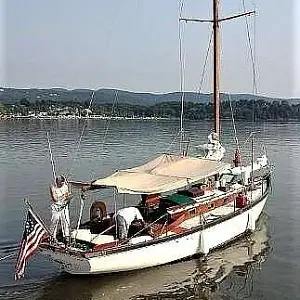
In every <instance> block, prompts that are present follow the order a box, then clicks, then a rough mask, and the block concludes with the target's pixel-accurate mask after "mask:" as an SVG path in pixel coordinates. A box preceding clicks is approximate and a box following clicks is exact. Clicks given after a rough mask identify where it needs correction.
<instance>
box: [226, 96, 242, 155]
mask: <svg viewBox="0 0 300 300" xmlns="http://www.w3.org/2000/svg"><path fill="white" fill-rule="evenodd" d="M228 96H229V106H230V112H231V120H232V125H233V131H234V139H235V143H236V146H237V149H238V150H239V151H240V146H239V140H238V137H237V130H236V125H235V120H234V114H233V109H232V103H231V95H230V94H228Z"/></svg>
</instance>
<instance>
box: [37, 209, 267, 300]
mask: <svg viewBox="0 0 300 300" xmlns="http://www.w3.org/2000/svg"><path fill="white" fill-rule="evenodd" d="M268 252H269V246H268V234H267V216H266V215H265V214H263V215H262V216H261V218H260V220H259V224H258V229H257V231H256V232H254V233H253V234H252V235H250V236H248V237H244V238H243V239H241V240H239V241H238V242H235V243H233V244H232V245H230V246H228V247H226V248H224V249H220V250H217V251H215V252H213V253H212V254H210V255H209V256H208V257H207V259H206V260H204V259H203V258H201V257H200V258H196V259H191V260H187V261H183V262H179V263H174V264H170V265H166V266H161V267H157V268H151V269H146V270H139V271H135V272H130V273H126V274H117V275H109V276H107V275H106V276H90V277H83V276H79V277H74V276H70V275H66V274H64V275H61V276H59V277H56V278H54V279H52V280H50V281H49V282H46V283H45V284H44V285H43V288H42V290H41V291H40V293H39V295H38V297H37V298H38V299H41V300H42V299H57V300H59V299H64V300H66V299H72V300H75V299H76V300H77V299H81V300H85V299H93V300H97V299H135V300H140V299H219V297H221V298H222V299H224V298H223V297H222V296H221V294H222V291H221V290H222V289H221V288H220V287H221V284H222V282H223V281H224V279H225V278H226V277H227V276H228V275H229V274H234V276H238V277H241V278H243V280H242V281H239V280H231V283H230V284H231V287H230V288H229V289H230V290H234V288H235V289H237V290H238V291H239V292H241V291H242V290H243V289H248V291H247V293H249V292H250V293H251V285H252V281H253V277H252V276H251V272H252V271H253V266H254V265H255V267H256V268H257V267H260V265H261V264H262V263H263V262H264V261H265V259H266V257H267V254H268ZM235 281H236V282H238V286H236V287H234V285H235ZM249 286H250V289H249Z"/></svg>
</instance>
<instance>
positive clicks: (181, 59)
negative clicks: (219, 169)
mask: <svg viewBox="0 0 300 300" xmlns="http://www.w3.org/2000/svg"><path fill="white" fill-rule="evenodd" d="M183 6H184V0H179V4H178V11H179V13H178V14H179V18H178V38H179V62H180V92H181V112H180V153H182V147H183V146H182V143H183V138H184V137H183V135H184V129H183V111H184V68H185V64H184V52H183V46H182V44H183V43H182V41H183V33H184V32H183V29H182V27H181V26H182V25H181V22H180V19H181V17H182V11H183Z"/></svg>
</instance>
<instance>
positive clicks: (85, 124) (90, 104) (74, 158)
mask: <svg viewBox="0 0 300 300" xmlns="http://www.w3.org/2000/svg"><path fill="white" fill-rule="evenodd" d="M94 96H95V90H93V93H92V96H91V99H90V102H89V106H88V109H87V119H86V120H85V123H84V125H83V127H82V130H81V134H80V137H79V140H78V143H77V146H76V147H75V151H74V155H73V162H72V165H71V168H70V169H69V171H68V172H67V173H68V175H71V173H72V171H73V168H74V164H75V160H76V158H77V153H78V151H79V148H80V146H81V141H82V138H83V134H84V131H85V129H86V127H87V122H88V116H89V111H90V110H91V107H92V103H93V100H94Z"/></svg>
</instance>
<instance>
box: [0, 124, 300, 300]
mask: <svg viewBox="0 0 300 300" xmlns="http://www.w3.org/2000/svg"><path fill="white" fill-rule="evenodd" d="M85 125H86V130H85V134H84V135H83V139H82V143H81V146H80V148H79V151H77V152H76V151H74V149H76V148H77V143H78V139H79V136H80V134H81V132H82V129H83V126H85ZM105 126H106V123H105V122H104V121H100V120H99V121H98V120H90V121H89V122H87V123H86V121H75V120H74V121H67V120H61V121H58V120H49V121H35V120H22V121H1V122H0V140H1V147H0V164H1V169H0V182H1V185H0V189H1V191H0V257H3V256H5V255H7V254H8V253H9V252H10V251H11V250H13V249H16V248H17V247H18V243H19V240H20V238H21V235H22V231H23V220H24V215H25V211H24V208H23V198H24V196H28V197H29V198H30V199H31V203H32V205H33V206H34V207H35V208H36V209H37V211H38V212H39V214H40V215H41V216H42V217H43V218H44V219H45V220H46V223H47V222H49V218H50V209H49V203H50V200H49V192H48V187H49V183H50V181H51V178H52V170H51V165H50V162H49V152H48V145H47V140H46V132H47V131H48V132H49V133H50V136H51V141H52V151H53V155H54V158H55V163H56V169H57V173H66V172H68V173H70V174H72V178H74V179H83V180H90V179H92V178H93V179H94V178H97V177H98V176H103V175H107V174H109V173H110V172H112V171H115V170H117V169H120V168H126V167H130V166H133V165H138V164H140V163H143V162H145V161H146V160H149V159H151V158H153V157H154V156H155V154H157V153H161V152H165V151H167V149H168V147H169V145H170V143H171V142H172V140H173V139H174V137H175V136H176V133H177V131H178V122H176V121H138V120H128V121H111V123H110V126H109V130H108V135H107V136H106V138H105V143H104V145H103V140H104V132H105ZM237 127H238V131H240V132H243V133H241V134H240V141H241V143H243V142H244V141H245V140H246V139H247V136H248V134H249V133H250V131H251V124H250V123H238V124H237ZM186 130H187V132H188V134H189V137H190V140H191V144H199V143H201V142H203V141H206V136H207V133H208V132H209V130H210V123H202V124H200V123H195V122H187V123H186ZM254 130H255V131H256V133H257V134H256V137H257V140H260V141H263V142H264V144H265V146H266V149H267V152H268V155H269V157H270V159H271V161H272V162H273V163H274V164H275V166H276V168H275V172H274V185H273V194H272V195H271V196H270V198H269V201H268V204H267V207H266V209H265V214H264V215H263V216H262V218H261V220H260V223H259V229H258V231H257V232H255V233H254V234H253V235H251V236H250V237H247V238H244V239H242V240H240V241H238V242H236V243H235V244H232V245H230V246H229V247H227V248H225V249H222V250H218V251H215V252H214V253H212V254H211V255H209V256H208V258H207V260H206V261H203V259H201V258H196V259H192V260H187V261H183V262H179V263H175V264H170V265H167V266H161V267H158V268H152V269H147V270H140V271H136V272H132V273H126V274H119V275H111V276H91V277H84V276H80V277H74V276H70V275H67V274H64V273H62V272H61V270H60V269H59V267H58V266H57V265H54V264H53V263H51V262H49V261H48V260H46V259H45V258H43V257H42V256H41V255H36V256H34V257H33V258H32V259H31V260H30V261H29V264H28V267H27V271H26V275H25V279H24V280H20V281H18V282H15V281H14V280H13V272H14V263H15V258H11V259H6V260H3V261H0V298H1V299H31V300H33V299H245V298H247V299H300V279H299V278H300V199H299V195H300V191H299V190H300V189H299V182H300V168H299V167H300V139H299V134H300V124H298V123H287V124H286V123H276V124H272V123H267V124H255V128H254ZM231 131H232V130H231V127H230V124H229V123H228V124H226V123H225V124H223V137H224V144H225V147H226V149H227V154H228V158H230V159H231V156H232V149H233V147H232V146H231V147H230V146H229V143H230V144H233V136H232V134H231ZM176 147H177V145H176ZM245 148H247V147H245ZM173 149H174V150H177V149H176V148H173ZM191 151H193V148H191ZM75 152H76V153H77V155H75V154H76V153H75ZM107 196H108V195H104V197H107ZM129 201H134V199H131V200H130V199H129ZM78 207H79V203H77V202H76V201H74V203H72V210H73V211H76V210H77V209H78Z"/></svg>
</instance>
